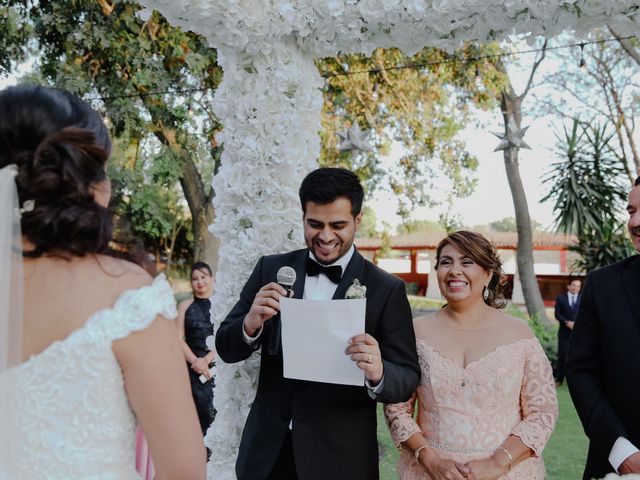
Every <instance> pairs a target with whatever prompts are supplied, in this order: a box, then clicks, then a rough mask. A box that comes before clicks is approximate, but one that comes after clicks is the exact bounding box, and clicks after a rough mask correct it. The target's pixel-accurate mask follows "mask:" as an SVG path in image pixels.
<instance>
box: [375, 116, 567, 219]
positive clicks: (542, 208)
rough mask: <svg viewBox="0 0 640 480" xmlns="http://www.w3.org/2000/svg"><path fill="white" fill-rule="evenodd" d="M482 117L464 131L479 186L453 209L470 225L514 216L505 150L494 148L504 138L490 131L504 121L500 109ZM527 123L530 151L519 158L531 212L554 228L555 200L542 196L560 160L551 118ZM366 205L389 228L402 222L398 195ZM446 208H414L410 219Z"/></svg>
mask: <svg viewBox="0 0 640 480" xmlns="http://www.w3.org/2000/svg"><path fill="white" fill-rule="evenodd" d="M478 119H479V122H478V123H480V124H481V125H482V126H481V127H477V126H470V127H468V128H466V129H465V130H464V131H463V132H462V134H461V138H463V139H464V140H465V142H466V145H467V150H468V151H469V153H471V154H472V155H474V156H475V157H476V158H477V159H478V161H479V162H478V163H479V165H478V170H477V171H476V173H475V177H476V178H477V179H478V184H477V187H476V189H475V191H474V192H473V194H471V195H470V196H469V197H466V198H463V199H459V200H457V201H456V202H455V203H454V205H453V209H452V213H455V214H458V215H460V218H461V219H462V222H463V223H464V224H465V225H466V226H474V225H481V224H486V223H490V222H492V221H495V220H501V219H503V218H505V217H514V216H515V212H514V209H513V202H512V200H511V192H510V190H509V184H508V182H507V175H506V173H505V168H504V160H503V154H502V152H501V151H499V152H494V151H493V150H494V149H495V148H496V146H497V145H498V143H499V142H500V139H499V138H498V137H496V136H495V135H493V134H492V133H491V132H501V131H502V130H503V128H504V127H503V126H502V119H501V118H499V115H498V113H497V112H496V113H488V112H479V113H478ZM522 125H523V126H527V125H529V126H530V128H529V130H528V131H527V133H526V135H525V137H524V139H525V141H526V142H527V144H528V145H529V146H530V147H531V150H520V156H519V159H520V174H521V176H522V180H523V184H524V188H525V192H526V195H527V200H528V203H529V212H530V214H531V218H532V220H536V221H537V222H539V223H540V224H542V225H543V226H544V227H551V226H552V224H553V212H552V209H551V204H550V203H541V202H540V199H541V198H543V197H544V196H545V195H546V193H547V188H546V187H545V186H543V185H542V181H541V177H542V175H543V174H544V173H545V172H546V171H548V170H549V168H550V165H551V163H553V161H554V160H556V158H555V156H554V154H553V151H552V150H553V146H554V144H555V137H554V130H553V125H552V119H550V118H548V117H545V118H539V119H525V120H523V123H522ZM397 153H399V152H397ZM392 155H393V152H392ZM367 205H369V206H371V207H373V208H374V210H375V212H376V220H377V222H378V228H379V229H382V228H384V223H387V224H388V225H390V226H391V228H392V229H393V228H395V227H397V226H398V225H399V224H400V222H401V219H400V217H399V216H397V215H396V213H395V211H396V205H397V203H396V201H395V199H394V196H393V194H391V193H388V192H383V191H381V192H376V193H375V194H374V195H373V198H372V199H370V200H369V201H368V202H367ZM445 210H446V208H445V207H444V206H440V207H434V208H427V207H418V208H417V209H415V210H414V211H413V214H412V216H411V219H413V220H433V221H437V220H438V214H439V213H442V212H444V211H445Z"/></svg>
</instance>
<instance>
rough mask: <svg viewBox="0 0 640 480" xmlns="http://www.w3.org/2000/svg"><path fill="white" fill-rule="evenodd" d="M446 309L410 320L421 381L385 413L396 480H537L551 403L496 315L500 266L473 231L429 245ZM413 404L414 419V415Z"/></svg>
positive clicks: (524, 343)
mask: <svg viewBox="0 0 640 480" xmlns="http://www.w3.org/2000/svg"><path fill="white" fill-rule="evenodd" d="M436 262H437V264H436V269H437V276H438V286H439V288H440V291H441V293H442V295H443V297H444V298H445V299H446V301H447V305H446V306H445V307H444V308H442V309H441V310H440V311H438V312H437V313H434V314H432V315H429V316H425V317H420V318H416V319H415V323H414V326H415V332H416V341H417V346H418V356H419V360H420V366H421V369H422V379H421V381H420V385H419V386H418V389H417V391H416V393H415V394H414V395H413V397H412V398H411V399H410V400H409V401H408V402H406V403H398V404H393V405H387V406H386V407H385V416H386V419H387V423H388V425H389V430H390V431H391V436H392V437H393V439H394V441H395V442H396V444H397V445H398V446H399V447H400V450H401V453H400V460H399V461H398V475H399V477H400V479H401V480H416V479H432V480H439V479H448V480H464V479H467V480H490V479H510V480H516V479H522V480H524V479H526V480H543V479H544V475H545V473H544V472H545V470H544V462H543V460H542V457H541V456H540V454H541V453H542V449H543V448H544V446H545V444H546V443H547V440H548V439H549V436H550V435H551V432H552V431H553V428H554V426H555V422H556V418H557V414H558V405H557V399H556V390H555V385H554V381H553V375H552V369H551V365H550V364H549V361H548V359H547V357H546V355H545V353H544V351H543V350H542V347H541V345H540V343H539V342H538V340H537V339H536V338H535V336H534V335H533V333H532V332H531V330H530V329H529V327H528V326H527V324H526V323H525V322H523V321H522V320H519V319H517V318H514V317H511V316H509V315H506V314H505V313H503V312H501V311H500V310H499V309H500V308H502V307H503V306H504V304H505V301H504V298H503V296H502V295H501V293H500V290H501V285H502V265H501V262H500V259H499V258H498V255H497V252H496V249H495V247H494V246H493V245H492V244H491V243H490V242H489V241H488V240H487V239H486V238H484V237H483V236H482V235H479V234H477V233H473V232H467V231H459V232H455V233H452V234H450V235H449V236H448V237H447V238H445V239H444V240H442V242H440V244H439V245H438V248H437V253H436ZM416 401H417V402H418V412H417V417H416V418H415V419H414V417H413V414H414V409H415V405H416Z"/></svg>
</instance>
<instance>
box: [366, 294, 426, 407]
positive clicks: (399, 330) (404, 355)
mask: <svg viewBox="0 0 640 480" xmlns="http://www.w3.org/2000/svg"><path fill="white" fill-rule="evenodd" d="M376 340H377V341H378V344H379V345H380V353H381V354H382V364H383V366H384V385H383V389H382V392H380V393H379V394H378V395H376V397H375V400H376V401H378V402H383V403H399V402H406V401H407V400H409V398H411V395H412V394H413V393H414V392H415V390H416V388H417V387H418V382H419V381H420V366H419V364H418V354H417V352H416V337H415V334H414V331H413V319H412V316H411V307H410V306H409V300H408V299H407V294H406V291H405V287H404V282H401V281H399V282H397V283H396V284H395V285H394V287H393V289H392V291H391V294H390V295H389V298H388V299H387V302H386V303H385V305H384V308H383V311H382V316H381V319H380V323H379V330H378V332H377V338H376Z"/></svg>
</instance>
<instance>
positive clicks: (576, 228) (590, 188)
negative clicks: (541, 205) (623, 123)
mask: <svg viewBox="0 0 640 480" xmlns="http://www.w3.org/2000/svg"><path fill="white" fill-rule="evenodd" d="M563 130H564V132H563V133H564V137H560V136H558V135H556V139H557V143H556V151H557V153H558V156H560V157H561V158H562V160H560V161H558V162H555V163H553V164H552V165H551V168H550V170H549V171H548V172H547V173H546V174H545V176H544V178H543V183H545V184H548V185H549V193H548V194H547V195H546V196H545V197H544V198H543V199H542V201H543V202H544V201H553V202H554V205H553V210H554V213H555V214H556V218H555V227H556V230H557V231H560V232H563V233H575V234H578V235H579V234H580V233H581V232H586V231H591V230H594V229H598V228H599V227H600V225H602V222H603V220H605V219H607V218H614V217H615V216H616V213H617V212H618V211H620V208H619V207H620V206H621V202H622V201H624V198H625V194H626V188H625V187H624V185H623V183H622V180H621V179H622V178H624V177H622V175H623V174H624V170H623V169H622V168H621V166H620V162H619V160H618V159H617V157H616V156H615V154H614V152H613V150H612V148H611V147H610V145H609V142H610V141H611V139H612V138H613V135H614V134H609V133H607V128H606V126H604V125H598V124H596V125H590V124H583V123H581V122H580V121H579V120H578V119H574V120H573V124H572V128H571V130H570V131H568V130H567V128H566V127H563Z"/></svg>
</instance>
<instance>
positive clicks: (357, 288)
mask: <svg viewBox="0 0 640 480" xmlns="http://www.w3.org/2000/svg"><path fill="white" fill-rule="evenodd" d="M366 297H367V287H365V286H364V285H362V284H361V283H360V280H358V279H357V278H354V279H353V283H352V284H351V285H350V286H349V288H347V293H345V295H344V298H348V299H349V300H353V299H355V298H366Z"/></svg>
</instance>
